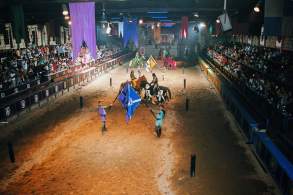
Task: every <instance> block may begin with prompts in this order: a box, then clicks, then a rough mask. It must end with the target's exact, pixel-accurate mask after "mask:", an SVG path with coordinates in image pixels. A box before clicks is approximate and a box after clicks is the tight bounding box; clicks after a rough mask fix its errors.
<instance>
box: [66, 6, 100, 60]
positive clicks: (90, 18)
mask: <svg viewBox="0 0 293 195" xmlns="http://www.w3.org/2000/svg"><path fill="white" fill-rule="evenodd" d="M69 10H70V18H71V22H72V24H71V41H72V48H73V59H76V58H77V56H78V53H79V51H80V48H81V46H82V43H83V41H85V43H86V45H87V47H88V49H89V52H90V54H91V56H92V57H93V58H94V59H96V21H95V3H94V2H86V3H69Z"/></svg>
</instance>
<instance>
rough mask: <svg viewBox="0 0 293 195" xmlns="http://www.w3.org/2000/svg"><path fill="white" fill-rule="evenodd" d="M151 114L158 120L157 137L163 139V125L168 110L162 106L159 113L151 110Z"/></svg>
mask: <svg viewBox="0 0 293 195" xmlns="http://www.w3.org/2000/svg"><path fill="white" fill-rule="evenodd" d="M151 112H152V113H153V115H154V116H155V119H156V126H155V133H156V135H157V137H161V134H162V125H163V121H164V118H165V115H166V110H165V109H164V106H163V105H161V106H160V110H159V112H158V113H155V112H154V111H153V110H151Z"/></svg>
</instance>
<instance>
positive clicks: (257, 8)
mask: <svg viewBox="0 0 293 195" xmlns="http://www.w3.org/2000/svg"><path fill="white" fill-rule="evenodd" d="M253 10H254V11H255V12H256V13H258V12H260V8H259V5H256V6H254V8H253Z"/></svg>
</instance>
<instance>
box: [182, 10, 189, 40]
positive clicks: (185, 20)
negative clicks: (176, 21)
mask: <svg viewBox="0 0 293 195" xmlns="http://www.w3.org/2000/svg"><path fill="white" fill-rule="evenodd" d="M180 37H181V39H187V37H188V17H187V16H183V17H182V19H181V30H180Z"/></svg>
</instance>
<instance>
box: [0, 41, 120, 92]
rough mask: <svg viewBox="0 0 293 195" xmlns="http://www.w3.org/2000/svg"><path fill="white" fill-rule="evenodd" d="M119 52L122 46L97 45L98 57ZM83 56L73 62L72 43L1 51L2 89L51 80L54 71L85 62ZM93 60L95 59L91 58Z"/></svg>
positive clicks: (0, 90)
mask: <svg viewBox="0 0 293 195" xmlns="http://www.w3.org/2000/svg"><path fill="white" fill-rule="evenodd" d="M117 52H120V49H119V48H111V49H109V48H107V47H106V46H101V47H100V48H97V60H103V59H108V58H110V57H111V56H112V55H113V54H116V53H117ZM83 59H84V58H81V57H80V58H78V59H77V60H76V61H74V62H73V60H72V52H71V46H70V45H56V46H44V47H30V48H25V49H19V50H9V51H3V52H0V92H1V94H4V91H5V90H8V89H11V88H16V87H18V86H21V85H25V84H30V83H31V82H32V81H36V80H39V81H40V82H45V81H49V80H50V76H51V75H52V74H54V73H57V72H60V71H64V70H68V69H70V68H72V67H73V66H77V65H84V61H83ZM91 60H93V59H91Z"/></svg>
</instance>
